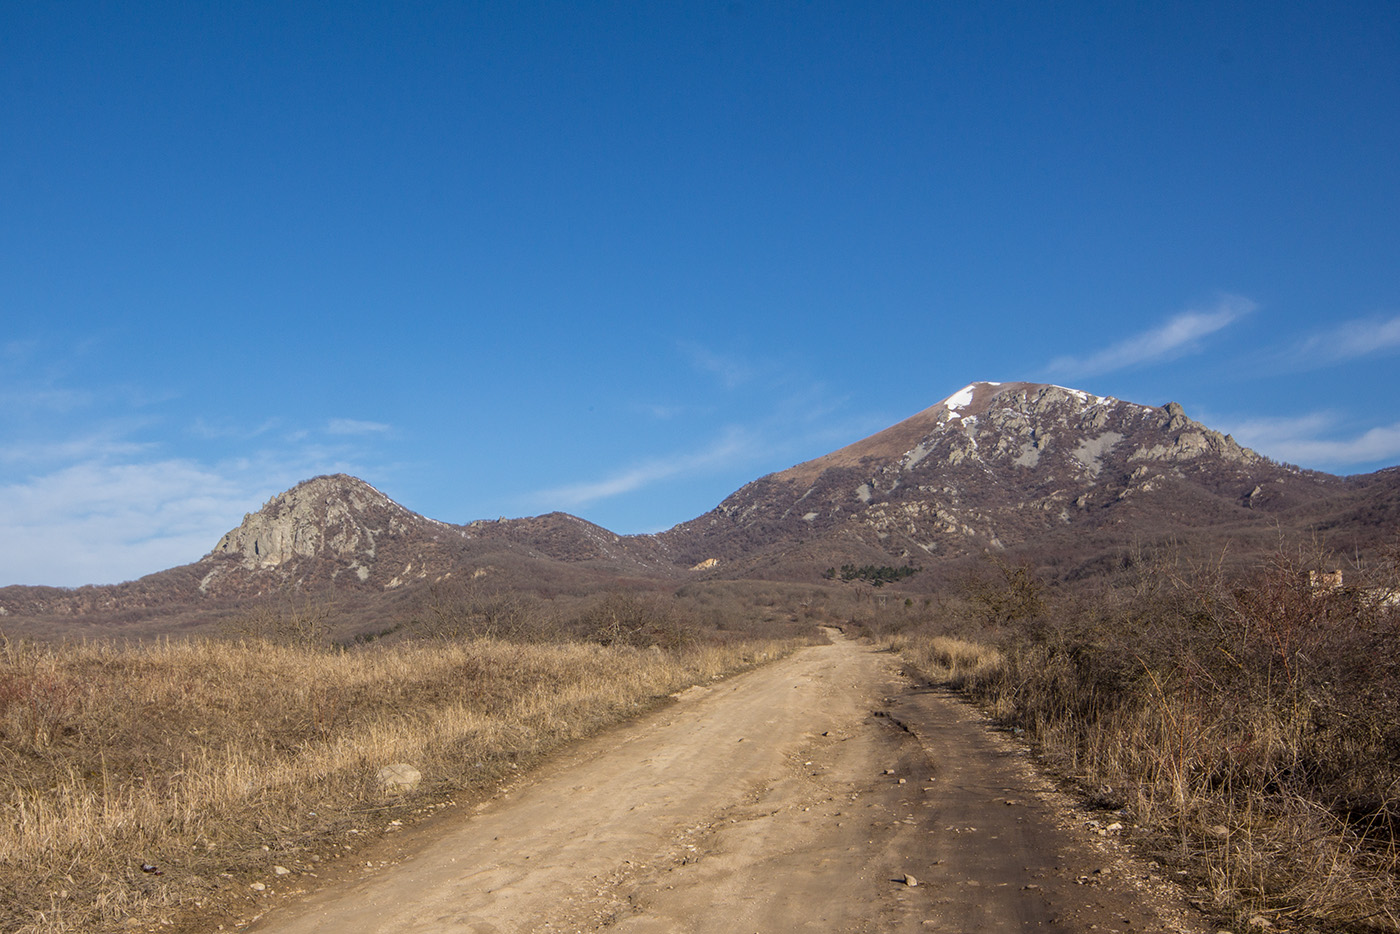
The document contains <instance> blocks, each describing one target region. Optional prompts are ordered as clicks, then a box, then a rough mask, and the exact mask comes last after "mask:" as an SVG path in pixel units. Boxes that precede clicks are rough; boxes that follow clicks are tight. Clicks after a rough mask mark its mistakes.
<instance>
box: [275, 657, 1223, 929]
mask: <svg viewBox="0 0 1400 934" xmlns="http://www.w3.org/2000/svg"><path fill="white" fill-rule="evenodd" d="M1047 790H1048V789H1047V788H1046V786H1045V785H1044V784H1043V782H1041V781H1040V780H1039V779H1037V778H1036V777H1035V775H1034V774H1033V771H1032V770H1031V768H1030V767H1029V765H1028V763H1027V761H1026V759H1025V757H1024V756H1023V755H1022V754H1021V753H1020V752H1018V751H1017V750H1015V749H1014V747H1013V746H1012V745H1011V744H1009V743H1007V742H1006V741H1005V740H1004V739H1003V738H1001V737H999V736H996V735H993V734H991V733H990V732H989V731H988V730H987V728H986V725H985V724H984V723H983V722H982V721H981V720H980V718H979V717H978V716H977V715H976V714H975V713H973V712H972V711H970V710H969V709H968V708H966V707H965V706H964V705H962V704H960V703H958V701H956V700H955V699H953V698H951V697H949V696H946V695H944V694H941V693H938V692H932V691H928V690H921V689H917V688H915V687H914V686H913V685H912V684H911V683H910V681H909V679H907V678H905V677H903V676H902V675H901V673H900V670H899V663H898V660H897V659H895V658H894V657H893V656H890V655H887V654H880V653H876V652H874V651H872V650H871V649H870V648H868V647H865V646H862V645H860V644H858V643H856V642H853V641H849V640H846V639H844V638H842V637H841V636H839V635H836V634H833V643H832V644H831V645H826V646H817V647H813V648H809V649H804V650H802V651H800V652H798V653H797V654H795V655H794V656H792V657H790V658H788V659H785V660H783V661H781V662H779V663H777V664H774V665H769V666H767V667H765V668H762V669H758V670H756V671H752V672H749V673H747V674H745V675H742V676H740V677H737V678H734V679H731V680H729V681H725V682H722V683H719V684H716V685H714V686H711V687H706V688H692V689H690V690H689V691H687V692H686V693H685V694H684V695H682V696H681V697H680V699H679V701H678V703H676V704H675V705H672V706H669V707H667V708H665V709H663V710H660V711H657V712H655V713H653V714H651V715H649V716H647V717H646V718H644V719H642V720H641V721H638V722H636V723H633V724H630V725H628V726H625V727H623V728H620V729H618V730H614V731H613V732H611V733H609V734H607V735H605V736H603V737H600V738H599V739H596V740H593V741H591V742H588V743H586V744H583V745H581V746H580V747H577V748H576V749H574V750H573V751H572V752H571V753H570V754H568V755H565V756H561V757H559V758H557V759H556V760H554V761H553V762H551V763H549V764H547V765H546V766H545V767H543V768H542V769H539V770H537V771H536V772H534V773H533V774H532V775H530V776H529V777H527V778H525V779H522V780H521V781H520V782H519V783H517V784H516V785H515V786H514V787H512V788H510V789H509V790H507V791H506V792H503V793H502V794H500V795H498V796H496V797H495V798H493V799H491V800H490V801H488V802H485V803H484V804H482V805H481V806H479V807H478V808H477V809H476V810H475V812H474V813H472V814H470V815H469V816H465V817H462V818H443V819H441V820H440V821H439V823H438V825H437V826H435V827H432V828H430V829H428V830H425V831H414V832H413V835H414V836H413V837H412V839H409V835H408V834H404V835H402V836H401V838H400V842H401V845H403V844H407V845H406V846H405V847H404V849H403V851H402V858H401V859H398V860H397V862H396V863H395V864H393V865H390V866H387V867H378V866H376V867H374V868H370V869H366V870H365V871H364V873H363V875H362V876H361V877H360V878H358V879H352V880H348V881H346V882H343V883H340V884H337V885H332V886H330V887H328V888H326V889H323V890H322V891H320V892H318V893H316V894H314V895H311V896H308V897H306V898H305V899H303V900H300V901H296V902H289V903H287V904H285V905H282V906H281V907H278V908H277V909H275V910H273V911H271V912H269V913H268V914H267V915H266V916H265V917H263V918H262V919H261V920H260V921H259V923H258V924H256V925H255V926H254V927H253V928H252V930H255V931H258V932H260V934H310V932H318V934H331V932H336V934H341V932H362V934H371V932H373V934H388V932H395V934H409V932H412V934H449V932H451V934H458V932H472V934H491V932H534V931H541V932H543V931H559V932H585V931H600V930H608V931H618V932H625V934H642V932H647V934H651V932H657V934H660V932H697V934H698V932H715V934H721V932H722V934H735V932H764V934H769V932H786V931H823V932H865V931H870V932H875V931H921V932H924V931H938V932H999V931H1024V930H1044V931H1088V930H1097V931H1101V932H1108V931H1115V930H1117V931H1182V930H1192V929H1194V928H1195V926H1196V925H1195V922H1194V921H1193V920H1192V919H1190V918H1189V917H1187V916H1185V915H1183V914H1181V913H1179V912H1178V911H1176V910H1174V909H1172V907H1171V905H1170V904H1169V903H1168V902H1167V901H1164V900H1163V899H1161V898H1158V897H1153V896H1152V895H1150V894H1149V893H1148V892H1147V891H1146V889H1144V888H1143V886H1144V885H1146V884H1147V883H1146V882H1145V881H1144V877H1145V876H1147V875H1149V873H1148V871H1147V870H1146V869H1144V868H1142V867H1135V866H1134V865H1133V864H1131V863H1129V862H1124V861H1122V860H1121V859H1119V860H1117V861H1115V857H1114V856H1113V854H1112V853H1111V852H1109V851H1110V849H1111V847H1109V846H1108V845H1107V844H1106V843H1105V841H1104V839H1103V838H1101V837H1097V836H1093V835H1092V834H1091V833H1090V832H1089V831H1087V830H1085V829H1083V828H1084V824H1085V818H1084V817H1082V816H1081V817H1078V818H1075V817H1073V815H1071V814H1069V813H1068V812H1067V811H1065V809H1064V808H1063V806H1062V805H1060V804H1057V803H1055V798H1054V796H1053V795H1046V794H1045V793H1044V792H1046V791H1047ZM1109 819H1110V820H1111V819H1112V818H1109ZM910 877H912V880H911V879H910ZM911 883H912V884H911Z"/></svg>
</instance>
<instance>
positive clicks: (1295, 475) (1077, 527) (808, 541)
mask: <svg viewBox="0 0 1400 934" xmlns="http://www.w3.org/2000/svg"><path fill="white" fill-rule="evenodd" d="M1368 485H1369V484H1368V483H1367V482H1365V481H1364V480H1363V481H1357V480H1348V479H1344V478H1341V477H1334V476H1331V475H1328V474H1322V473H1317V472H1313V471H1304V470H1300V469H1298V468H1296V467H1291V466H1288V465H1284V464H1279V463H1275V462H1273V461H1270V460H1268V459H1267V458H1265V457H1262V456H1260V455H1259V454H1257V453H1256V452H1254V451H1251V450H1249V449H1248V448H1245V447H1242V446H1240V445H1239V444H1238V443H1236V442H1235V440H1234V439H1233V438H1231V437H1230V436H1229V435H1222V434H1220V433H1219V432H1216V431H1213V430H1211V429H1210V428H1207V427H1206V426H1204V425H1201V424H1200V423H1198V422H1195V421H1193V420H1191V419H1190V418H1188V417H1187V416H1186V414H1185V412H1183V411H1182V408H1181V406H1179V405H1177V404H1175V403H1168V404H1167V405H1165V406H1161V407H1154V406H1146V405H1139V404H1137V403H1132V402H1122V401H1119V400H1117V399H1113V398H1110V397H1103V396H1095V395H1091V394H1089V393H1086V392H1081V391H1078V390H1074V389H1065V388H1063V387H1059V386H1050V385H1043V384H1035V383H985V382H984V383H973V384H972V385H970V386H966V387H964V388H963V389H961V390H959V391H958V392H956V393H954V394H953V395H951V396H949V397H948V398H947V399H944V400H943V401H942V402H939V403H937V404H936V405H933V406H931V407H929V408H927V409H925V410H924V411H922V412H919V413H918V414H916V415H914V416H912V417H910V418H908V419H905V420H904V421H902V422H900V423H898V424H897V425H894V426H892V427H890V428H887V429H885V430H884V431H882V432H879V433H878V434H875V435H872V436H871V437H869V438H865V439H864V440H861V441H858V442H856V443H855V444H852V445H849V446H847V447H844V448H841V449H840V450H838V451H834V452H832V453H830V454H827V455H825V456H823V457H819V458H817V459H815V460H811V461H807V462H806V463H802V464H798V465H797V466H795V467H791V468H789V469H787V470H784V471H781V472H779V473H774V474H770V475H768V476H766V477H762V478H760V479H758V480H755V481H754V482H752V483H749V484H747V485H746V486H744V487H742V488H741V489H739V490H738V491H736V492H735V493H734V494H732V495H731V496H729V497H728V498H727V499H725V500H724V501H723V502H722V503H720V505H719V506H717V507H716V508H715V509H713V510H711V511H710V512H708V513H706V514H705V515H703V516H700V517H699V518H697V519H694V520H691V521H690V522H686V523H683V524H682V525H679V526H677V527H676V528H674V529H672V530H670V531H668V532H665V533H663V534H662V535H661V536H660V538H661V539H662V540H663V543H664V545H665V547H666V549H667V551H668V552H669V553H670V554H672V555H673V556H674V560H675V561H677V562H678V563H681V564H686V563H693V562H696V561H700V560H704V559H716V560H717V562H718V563H719V564H720V565H728V566H729V567H730V568H731V572H732V573H739V574H754V575H759V576H763V575H767V576H779V577H792V576H805V575H809V574H810V573H811V572H812V570H813V569H814V567H815V566H817V565H826V566H834V565H839V564H842V563H845V562H847V561H849V562H853V563H857V564H861V563H867V562H873V563H886V562H894V563H900V562H911V563H914V564H917V565H929V564H930V563H935V562H938V561H940V560H946V559H957V558H961V557H966V556H969V555H975V554H980V553H981V552H983V551H985V550H993V551H1003V550H1006V549H1017V548H1020V549H1028V550H1032V551H1038V552H1049V551H1053V552H1055V559H1054V561H1053V562H1052V563H1059V564H1061V565H1063V564H1065V563H1067V562H1073V561H1076V560H1077V561H1090V560H1092V559H1093V558H1094V557H1095V556H1097V555H1099V554H1101V553H1102V552H1104V551H1107V550H1112V549H1115V548H1117V549H1121V548H1122V547H1124V546H1125V545H1129V544H1132V543H1134V542H1141V541H1144V540H1146V541H1153V542H1155V541H1165V540H1171V539H1177V538H1181V537H1194V538H1196V539H1202V538H1206V539H1210V540H1215V539H1219V538H1220V537H1221V536H1225V535H1229V536H1233V537H1238V536H1241V535H1243V536H1245V537H1246V538H1249V539H1251V540H1252V541H1253V542H1254V544H1255V545H1259V544H1260V541H1259V540H1260V539H1263V538H1268V537H1270V536H1273V537H1274V538H1273V540H1274V542H1275V543H1276V540H1277V538H1276V536H1277V530H1278V528H1279V527H1280V526H1281V525H1286V526H1296V527H1298V528H1300V529H1301V528H1302V527H1305V526H1308V524H1309V523H1314V524H1316V522H1317V521H1318V520H1319V517H1320V516H1325V515H1327V514H1328V510H1327V504H1328V503H1329V502H1333V501H1336V500H1341V499H1345V498H1346V497H1347V496H1349V495H1354V494H1356V493H1357V491H1358V490H1362V489H1364V488H1366V487H1367V486H1368ZM1381 485H1382V486H1385V484H1381ZM1390 488H1392V489H1393V484H1392V485H1391V487H1390ZM1362 499H1363V500H1364V497H1362ZM1334 505H1336V504H1335V503H1334ZM1337 508H1341V507H1340V506H1338V507H1337ZM1358 508H1361V509H1363V510H1364V509H1365V508H1366V507H1364V506H1360V505H1358ZM1206 533H1209V534H1206ZM1249 550H1254V549H1249Z"/></svg>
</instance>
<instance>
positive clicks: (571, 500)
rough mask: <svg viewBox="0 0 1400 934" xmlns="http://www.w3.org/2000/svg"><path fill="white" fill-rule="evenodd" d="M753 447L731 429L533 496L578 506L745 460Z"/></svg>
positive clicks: (748, 438)
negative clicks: (698, 444) (694, 445)
mask: <svg viewBox="0 0 1400 934" xmlns="http://www.w3.org/2000/svg"><path fill="white" fill-rule="evenodd" d="M753 450H754V445H753V439H752V437H751V436H750V435H749V433H748V432H746V431H744V430H743V429H740V428H730V429H728V430H726V431H725V433H724V434H723V435H722V436H721V437H720V438H718V439H716V440H715V441H714V442H713V443H711V444H710V445H708V446H707V447H704V448H701V449H700V450H698V451H691V452H686V453H682V454H677V455H674V456H672V457H666V458H657V459H653V460H648V461H643V462H642V463H640V464H635V465H633V466H630V467H627V468H624V469H622V470H619V471H617V472H616V473H613V474H611V475H609V476H607V477H604V478H602V479H600V480H592V481H587V482H583V483H573V484H569V485H567V486H561V487H555V488H554V489H550V490H541V491H540V492H538V493H536V494H535V495H534V497H532V498H533V499H535V500H537V501H539V502H541V503H547V504H552V505H555V506H563V507H565V508H569V509H577V508H579V507H581V506H587V505H589V504H590V503H595V502H597V501H599V500H603V499H609V498H611V497H614V496H620V495H622V494H624V493H631V492H633V491H635V490H639V489H642V488H643V487H647V486H651V485H652V484H654V483H657V482H659V481H662V480H668V479H671V478H674V477H680V476H685V475H688V474H694V473H699V472H701V471H705V470H713V469H716V468H720V467H724V466H726V465H728V464H733V463H736V462H740V461H743V460H745V459H747V458H748V457H750V456H751V455H752V453H753Z"/></svg>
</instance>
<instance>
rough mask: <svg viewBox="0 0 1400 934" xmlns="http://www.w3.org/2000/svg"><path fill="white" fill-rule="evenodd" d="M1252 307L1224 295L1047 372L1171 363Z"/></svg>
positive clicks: (1057, 362) (1061, 360) (1058, 362)
mask: <svg viewBox="0 0 1400 934" xmlns="http://www.w3.org/2000/svg"><path fill="white" fill-rule="evenodd" d="M1256 307H1258V306H1257V305H1255V303H1254V302H1252V301H1250V300H1249V299H1247V298H1242V297H1240V296H1238V295H1227V296H1225V297H1223V298H1221V299H1220V300H1219V301H1218V302H1217V303H1216V304H1215V306H1214V307H1212V308H1209V309H1204V310H1203V309H1192V310H1189V311H1184V312H1182V313H1180V314H1178V315H1175V316H1173V317H1172V318H1170V319H1169V320H1168V321H1167V322H1166V323H1165V324H1163V325H1161V326H1160V327H1156V328H1153V329H1152V330H1150V331H1144V332H1143V333H1141V334H1137V335H1134V336H1133V337H1129V338H1127V339H1125V340H1122V341H1119V342H1118V343H1116V344H1111V345H1109V346H1108V347H1105V348H1103V349H1102V350H1098V351H1095V352H1094V353H1091V354H1089V355H1088V356H1084V357H1076V356H1063V357H1057V358H1055V359H1054V360H1052V361H1051V362H1050V366H1049V370H1050V371H1051V372H1053V373H1056V374H1060V375H1064V376H1076V377H1077V376H1096V375H1098V374H1100V373H1109V372H1112V371H1114V370H1121V369H1125V368H1127V367H1132V366H1139V365H1141V364H1146V363H1157V362H1161V361H1165V360H1172V359H1175V358H1177V357H1180V356H1182V355H1183V354H1187V353H1192V352H1194V351H1196V350H1198V349H1199V347H1200V342H1201V339H1202V338H1205V337H1208V336H1209V335H1211V334H1214V333H1215V332H1217V331H1220V330H1222V329H1224V328H1226V327H1229V326H1230V325H1231V324H1233V323H1234V322H1236V321H1238V320H1239V319H1240V318H1242V317H1244V316H1245V315H1247V314H1249V313H1250V312H1252V311H1253V310H1254V309H1255V308H1256Z"/></svg>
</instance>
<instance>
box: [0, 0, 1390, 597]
mask: <svg viewBox="0 0 1400 934" xmlns="http://www.w3.org/2000/svg"><path fill="white" fill-rule="evenodd" d="M0 89H2V90H3V93H0V322H3V325H2V326H0V584H9V583H35V584H40V583H42V584H60V585H78V584H82V583H107V582H114V581H119V580H124V579H129V578H133V577H136V576H139V575H141V574H144V573H149V572H151V571H155V570H159V569H162V568H165V567H169V566H172V565H175V564H181V563H185V562H188V561H192V560H195V559H197V558H199V557H200V556H201V555H203V554H204V553H205V552H207V551H208V550H209V549H210V548H212V547H213V545H214V544H215V542H216V541H217V539H218V537H219V535H221V534H222V533H223V532H224V531H226V530H227V529H229V528H232V527H233V526H235V525H237V523H238V522H239V521H240V520H241V519H242V516H243V514H244V513H245V512H247V511H251V510H255V509H257V508H258V507H259V506H260V505H261V504H262V503H263V502H265V501H266V500H267V499H268V498H269V497H270V496H272V495H273V494H275V493H277V492H279V491H281V490H283V489H285V488H287V487H289V486H291V485H292V484H294V483H296V482H297V481H299V480H302V479H305V478H308V477H311V476H314V475H316V474H319V473H326V472H332V471H347V472H350V473H353V474H356V475H358V476H361V477H363V478H364V479H366V480H368V481H370V482H371V483H373V484H375V485H376V486H378V487H379V488H380V489H382V490H383V491H384V492H386V493H388V494H389V495H390V496H392V497H394V498H395V499H397V500H398V501H400V502H402V503H403V504H404V505H406V506H408V507H409V508H412V509H414V510H416V511H418V512H421V513H424V514H426V515H428V516H431V517H433V518H436V519H441V520H444V521H451V522H466V521H469V520H472V519H477V518H494V517H496V516H501V515H504V516H520V515H534V514H538V513H542V512H547V511H550V510H554V509H561V510H565V511H569V512H572V513H575V514H576V515H580V516H583V517H585V518H588V519H591V520H593V521H595V522H598V523H600V524H602V525H604V526H607V527H608V528H610V529H613V530H614V531H617V532H646V531H656V530H660V529H663V528H667V527H669V526H671V525H673V524H675V523H677V522H681V521H684V520H686V519H689V518H693V517H694V516H696V515H699V514H701V513H703V512H705V511H706V510H708V509H710V508H711V507H713V506H714V505H716V504H717V503H718V502H719V501H720V500H721V499H722V498H723V497H724V496H726V495H727V494H728V493H730V492H731V491H733V490H734V489H736V488H737V487H739V486H741V485H742V484H743V483H745V482H747V481H748V480H751V479H754V478H755V477H758V476H760V475H762V474H765V473H768V472H771V471H774V470H780V469H783V468H785V467H788V466H790V465H791V464H794V463H797V462H799V461H802V460H805V459H808V458H810V457H814V456H817V455H820V454H822V453H825V452H827V451H829V450H831V449H833V448H835V447H838V446H840V445H842V444H846V443H848V442H850V441H853V440H856V439H858V438H860V437H863V436H865V435H867V434H869V433H871V432H873V431H875V430H878V429H880V428H883V427H885V426H887V425H889V424H892V423H893V422H895V421H898V420H899V419H902V418H904V417H907V416H909V415H911V414H913V413H914V412H916V411H919V410H920V409H923V408H925V407H927V406H929V405H931V404H933V403H935V402H937V401H938V400H940V399H942V398H944V397H945V396H947V395H949V394H951V393H952V392H953V391H955V390H957V389H958V388H959V387H961V386H963V385H964V384H966V383H968V382H971V381H973V380H979V379H990V380H1016V379H1029V380H1044V381H1050V382H1056V383H1060V384H1062V385H1070V386H1074V387H1077V388H1082V389H1086V390H1089V391H1092V392H1095V393H1099V394H1104V395H1113V396H1117V397H1119V398H1123V399H1129V400H1132V401H1135V402H1142V403H1146V404H1154V405H1157V404H1162V403H1165V402H1167V401H1169V400H1175V401H1178V402H1180V403H1182V404H1183V405H1184V406H1185V407H1186V410H1187V412H1188V413H1189V414H1191V415H1192V416H1193V417H1196V418H1198V419H1200V420H1202V421H1205V422H1207V423H1208V424H1210V425H1211V426H1212V427H1216V428H1218V429H1220V430H1223V431H1232V432H1234V433H1235V435H1236V437H1238V438H1239V439H1240V440H1241V441H1242V442H1244V443H1248V444H1251V445H1252V446H1254V447H1256V448H1257V449H1259V450H1260V451H1262V452H1263V453H1265V454H1267V455H1269V456H1272V457H1275V458H1277V459H1280V460H1285V461H1290V462H1293V463H1298V464H1301V465H1303V466H1307V467H1313V468H1318V469H1325V470H1329V471H1333V472H1337V473H1358V472H1365V471H1370V470H1374V469H1377V468H1379V467H1382V466H1388V465H1391V464H1395V463H1400V407H1397V401H1400V380H1397V379H1396V378H1395V376H1394V372H1395V369H1396V364H1397V362H1400V171H1397V170H1396V165H1397V154H1400V6H1397V5H1396V4H1394V3H1389V2H1386V3H1374V4H1365V3H1351V4H1336V3H1328V4H1322V3H1315V4H1314V3H1287V4H1279V3H1268V4H1265V3H1257V4H1251V3H1234V4H1219V3H1201V4H1175V3H1153V4H1128V3H1063V4H1042V3H976V4H935V3H879V2H876V3H849V4H835V3H800V4H799V3H784V4H776V3H775V4H769V3H755V2H744V3H672V2H667V3H655V4H644V3H596V4H595V3H557V4H555V3H546V4H538V3H501V4H495V3H470V4H446V3H444V4H435V3H423V4H387V3H348V2H338V3H334V4H316V3H298V4H286V3H275V4H274V3H256V2H252V3H232V4H189V3H169V4H161V3H141V2H131V3H124V4H108V3H84V2H65V3H52V4H47V3H27V4H19V3H13V4H5V5H3V7H0Z"/></svg>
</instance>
